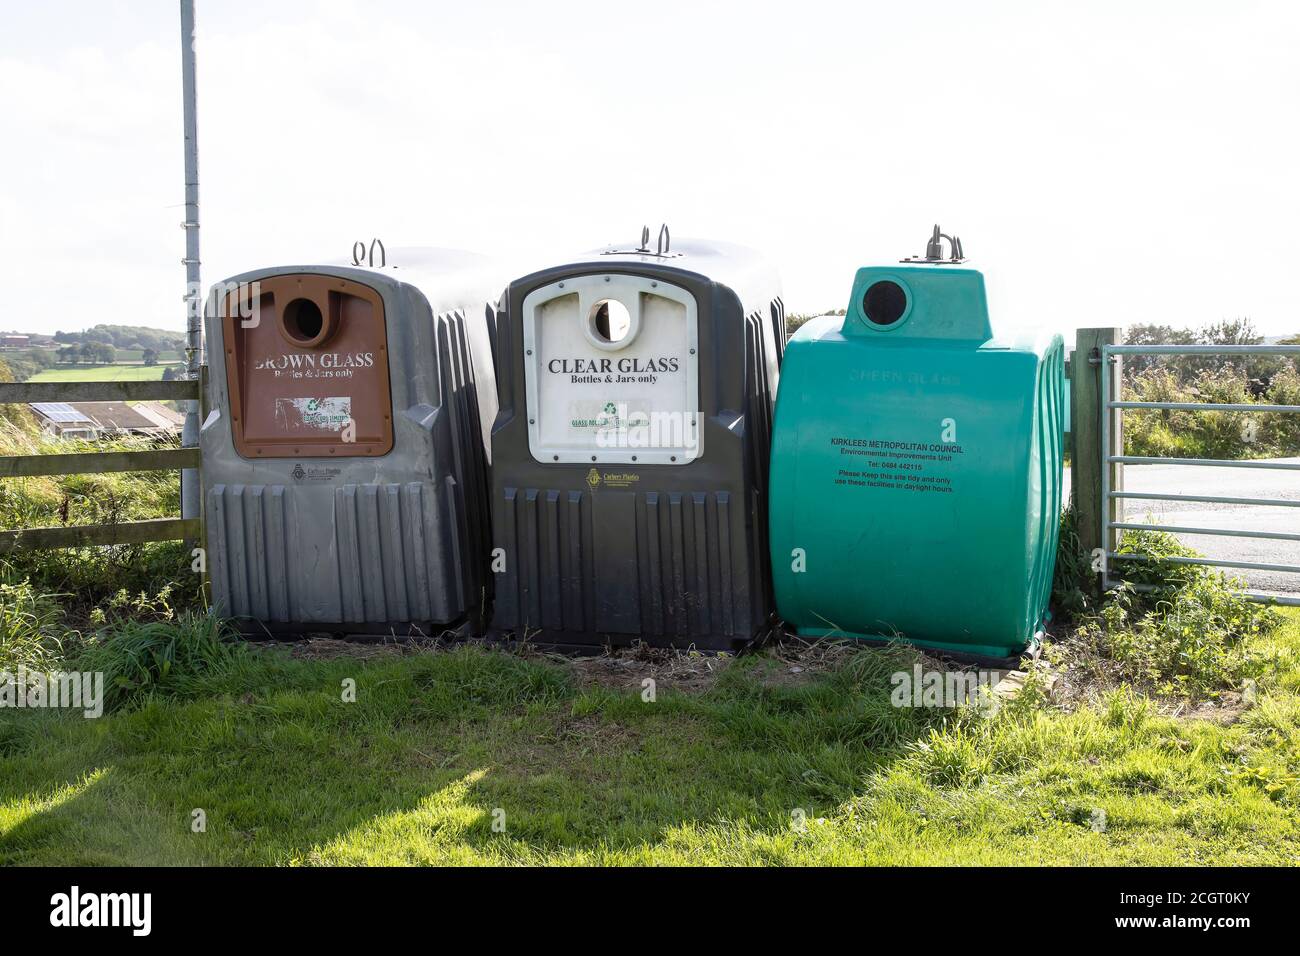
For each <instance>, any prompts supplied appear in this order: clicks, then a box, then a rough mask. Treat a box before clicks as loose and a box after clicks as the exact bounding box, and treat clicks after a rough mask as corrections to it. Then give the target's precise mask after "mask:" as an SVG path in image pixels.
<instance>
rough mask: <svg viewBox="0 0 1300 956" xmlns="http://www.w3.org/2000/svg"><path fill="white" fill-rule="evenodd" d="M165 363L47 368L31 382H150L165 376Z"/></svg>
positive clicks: (31, 379) (32, 378)
mask: <svg viewBox="0 0 1300 956" xmlns="http://www.w3.org/2000/svg"><path fill="white" fill-rule="evenodd" d="M165 368H167V366H165V365H81V366H77V367H75V368H47V369H45V370H44V371H43V372H39V373H37V374H36V375H33V376H32V377H31V378H30V379H28V381H29V382H150V381H156V380H158V379H160V378H162V377H163V369H165Z"/></svg>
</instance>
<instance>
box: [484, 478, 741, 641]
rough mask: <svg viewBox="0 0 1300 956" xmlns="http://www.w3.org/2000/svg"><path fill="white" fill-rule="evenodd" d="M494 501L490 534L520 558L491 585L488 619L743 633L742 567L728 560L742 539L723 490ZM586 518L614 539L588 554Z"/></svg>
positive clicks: (591, 546)
mask: <svg viewBox="0 0 1300 956" xmlns="http://www.w3.org/2000/svg"><path fill="white" fill-rule="evenodd" d="M503 504H504V507H503V508H502V509H501V511H500V512H499V514H500V515H501V518H502V526H501V528H499V529H498V531H499V538H498V540H500V541H502V542H504V544H505V547H506V550H507V553H508V554H516V555H519V556H520V557H519V561H518V567H509V566H508V567H507V568H506V571H505V573H504V574H503V575H502V576H501V577H502V580H501V581H500V582H499V583H498V589H497V604H496V614H497V619H498V621H500V622H503V623H508V625H509V626H513V627H518V628H527V629H536V628H544V629H547V630H552V631H559V630H565V631H572V632H575V637H577V636H578V634H579V633H580V632H592V631H595V632H598V633H608V634H623V635H627V634H634V635H635V634H639V635H643V636H646V637H655V638H666V639H669V640H672V639H675V638H690V637H691V636H693V635H700V636H706V635H722V636H725V637H728V638H747V637H748V636H749V633H750V630H751V628H750V623H749V585H748V580H747V572H745V571H743V565H742V569H738V568H737V561H736V554H737V552H738V551H739V552H741V553H743V551H744V549H745V547H746V542H745V540H744V538H743V536H740V535H737V534H736V533H735V531H734V528H735V525H734V523H733V522H734V520H735V517H736V515H735V514H734V503H733V500H732V496H731V495H730V494H729V493H728V492H725V491H714V492H683V493H677V492H671V493H664V492H644V493H637V492H627V493H611V492H601V493H599V494H589V493H586V492H581V491H568V492H564V491H558V490H554V489H538V488H506V489H505V501H504V503H503ZM593 524H599V526H600V527H601V528H602V529H603V531H604V532H605V534H604V535H603V537H604V539H605V540H607V541H611V540H612V541H617V542H620V544H619V545H618V546H616V547H613V548H611V549H609V550H610V552H612V553H602V552H599V551H597V545H596V541H597V539H596V537H595V536H594V535H593V533H592V528H593ZM610 531H614V532H616V534H614V535H613V536H610V535H609V532H610ZM601 595H618V596H620V597H621V598H622V600H619V601H615V600H609V599H602V598H601Z"/></svg>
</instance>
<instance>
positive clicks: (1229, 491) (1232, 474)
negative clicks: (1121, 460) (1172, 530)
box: [1066, 458, 1300, 597]
mask: <svg viewBox="0 0 1300 956" xmlns="http://www.w3.org/2000/svg"><path fill="white" fill-rule="evenodd" d="M1274 460H1275V461H1284V462H1291V463H1300V458H1278V459H1274ZM1066 483H1067V487H1068V483H1069V473H1068V471H1067V474H1066ZM1124 490H1125V491H1129V492H1132V491H1149V492H1154V493H1156V494H1179V495H1215V496H1218V497H1230V498H1274V499H1283V500H1287V501H1295V502H1297V505H1300V471H1283V470H1272V469H1264V468H1260V469H1252V468H1208V467H1199V466H1195V465H1125V466H1124ZM1121 500H1122V501H1123V505H1124V518H1125V520H1126V521H1131V522H1139V523H1145V524H1163V525H1176V526H1184V527H1191V528H1215V529H1218V528H1222V529H1230V530H1233V531H1269V532H1275V533H1277V532H1281V533H1289V534H1300V507H1296V506H1290V507H1288V506H1281V507H1260V506H1257V505H1228V504H1212V503H1206V502H1196V501H1148V500H1144V499H1139V498H1125V499H1121ZM1178 538H1179V539H1180V540H1182V541H1183V542H1184V543H1185V544H1187V545H1188V546H1190V547H1193V548H1195V549H1196V550H1197V551H1200V552H1201V553H1202V554H1204V555H1205V556H1206V557H1207V558H1212V559H1215V560H1224V561H1249V562H1254V563H1259V564H1289V565H1295V566H1300V541H1273V540H1270V539H1267V538H1230V537H1226V536H1223V535H1209V534H1179V535H1178ZM1225 570H1226V571H1228V573H1229V574H1236V575H1240V576H1241V577H1244V578H1245V580H1246V583H1247V584H1248V585H1249V586H1250V587H1251V588H1252V589H1254V590H1257V591H1263V592H1266V593H1274V594H1279V595H1286V596H1288V597H1300V574H1295V573H1289V572H1279V571H1243V570H1230V569H1225Z"/></svg>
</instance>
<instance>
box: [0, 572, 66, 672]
mask: <svg viewBox="0 0 1300 956" xmlns="http://www.w3.org/2000/svg"><path fill="white" fill-rule="evenodd" d="M7 577H8V574H7V573H4V571H3V570H0V671H8V672H10V673H13V672H14V671H16V670H17V669H18V668H19V667H26V668H28V669H29V670H42V671H43V670H50V669H52V668H54V667H56V666H57V664H58V663H59V661H61V660H62V658H63V650H64V646H63V645H64V632H63V629H62V628H61V627H60V626H59V622H60V618H61V617H62V610H61V608H60V607H59V603H58V597H57V595H53V594H45V593H42V592H41V591H39V590H37V589H36V588H34V587H32V583H31V582H30V581H28V580H26V579H21V580H17V579H14V580H6V578H7Z"/></svg>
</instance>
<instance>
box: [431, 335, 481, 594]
mask: <svg viewBox="0 0 1300 956" xmlns="http://www.w3.org/2000/svg"><path fill="white" fill-rule="evenodd" d="M438 354H439V356H441V358H442V372H443V376H444V380H443V395H444V396H445V399H444V400H445V401H446V402H447V403H448V404H449V406H450V408H449V411H450V412H451V424H452V429H453V441H452V459H453V464H452V474H454V475H455V476H456V479H457V482H458V485H457V488H456V492H457V494H456V501H455V503H454V506H453V510H452V513H453V514H455V515H459V516H460V520H459V521H458V522H457V523H456V533H457V536H458V539H459V547H460V549H461V552H462V553H463V554H464V556H465V559H464V561H463V562H462V563H461V569H462V581H461V586H462V588H463V589H464V590H465V592H466V593H469V594H473V595H476V596H477V594H478V592H479V591H480V590H481V589H483V588H485V587H487V585H488V581H487V580H485V569H486V568H487V562H488V547H489V543H490V542H491V517H490V512H489V500H490V496H491V495H490V487H491V483H490V481H489V478H488V473H487V461H486V459H485V457H484V453H483V425H482V421H481V418H480V415H479V403H478V383H477V382H476V381H475V376H474V364H473V361H472V360H471V356H470V343H469V336H468V334H467V331H466V328H465V315H464V313H462V312H452V313H448V314H446V315H443V316H440V317H439V324H438ZM475 599H476V600H477V597H476V598H475Z"/></svg>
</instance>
